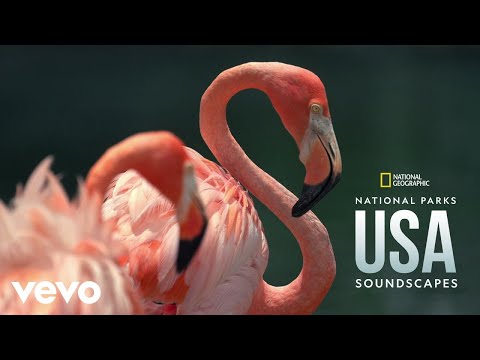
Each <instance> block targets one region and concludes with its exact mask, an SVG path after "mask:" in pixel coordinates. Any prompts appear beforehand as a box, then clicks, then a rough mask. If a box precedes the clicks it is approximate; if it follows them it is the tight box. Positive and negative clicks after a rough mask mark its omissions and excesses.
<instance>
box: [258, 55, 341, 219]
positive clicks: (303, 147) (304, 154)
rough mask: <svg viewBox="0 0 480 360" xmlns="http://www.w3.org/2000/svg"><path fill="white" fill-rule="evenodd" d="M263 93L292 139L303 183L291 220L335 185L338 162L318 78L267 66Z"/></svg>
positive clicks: (289, 67)
mask: <svg viewBox="0 0 480 360" xmlns="http://www.w3.org/2000/svg"><path fill="white" fill-rule="evenodd" d="M271 69H272V70H273V71H271V72H269V75H268V76H270V79H266V80H267V81H266V82H265V83H267V84H268V85H267V88H266V89H265V90H266V92H267V94H268V95H269V97H270V100H271V102H272V105H273V106H274V108H275V110H276V111H277V113H278V114H279V115H280V117H281V119H282V122H283V125H284V126H285V128H286V129H287V131H288V132H289V133H290V135H291V136H292V137H293V138H294V140H295V142H296V144H297V146H298V149H299V152H300V156H299V157H300V161H301V162H302V163H303V165H304V166H305V169H306V175H305V181H304V185H303V189H302V193H301V195H300V197H299V200H298V202H297V203H296V204H295V205H294V206H293V208H292V216H294V217H300V216H302V215H304V214H305V213H306V212H307V211H309V210H310V209H311V208H312V207H313V206H314V205H315V204H316V203H317V202H319V201H320V200H321V199H322V198H323V197H324V196H325V195H326V194H327V193H328V192H329V191H330V190H332V189H333V187H334V186H335V185H336V184H337V183H338V182H339V180H340V177H341V173H342V159H341V156H340V150H339V148H338V144H337V139H336V137H335V132H334V131H333V125H332V119H331V116H330V110H329V107H328V101H327V95H326V92H325V87H324V86H323V83H322V81H321V80H320V78H319V77H318V76H317V75H315V74H314V73H312V72H311V71H308V70H306V69H303V68H300V67H297V66H293V65H287V64H281V63H271Z"/></svg>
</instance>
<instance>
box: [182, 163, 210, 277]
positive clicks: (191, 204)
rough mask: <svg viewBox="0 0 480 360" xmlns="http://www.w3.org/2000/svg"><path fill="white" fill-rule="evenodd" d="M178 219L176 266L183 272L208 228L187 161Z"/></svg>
mask: <svg viewBox="0 0 480 360" xmlns="http://www.w3.org/2000/svg"><path fill="white" fill-rule="evenodd" d="M177 219H178V223H179V225H180V241H179V248H178V257H177V264H176V266H177V272H178V273H181V272H182V271H183V270H185V269H186V268H187V266H188V265H189V264H190V262H191V260H192V259H193V257H194V255H195V254H196V252H197V250H198V248H199V246H200V244H201V243H202V240H203V237H204V236H205V231H206V229H207V218H206V216H205V211H204V209H203V206H202V202H201V200H200V198H199V196H198V191H197V186H196V181H195V175H194V169H193V166H192V165H191V164H190V163H187V164H186V166H185V169H184V178H183V193H182V197H181V199H180V203H179V205H178V207H177Z"/></svg>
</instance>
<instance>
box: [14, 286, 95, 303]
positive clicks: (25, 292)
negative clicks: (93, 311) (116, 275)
mask: <svg viewBox="0 0 480 360" xmlns="http://www.w3.org/2000/svg"><path fill="white" fill-rule="evenodd" d="M78 284H80V283H79V282H78V281H74V282H72V283H71V284H70V286H69V287H68V288H67V287H66V286H65V284H64V283H63V282H61V281H56V282H55V284H53V283H51V282H50V281H40V282H39V283H38V284H37V283H36V282H35V281H29V282H28V284H27V287H26V288H25V289H24V288H23V287H22V285H20V283H19V282H18V281H12V286H13V288H14V289H15V291H16V292H17V294H18V296H19V297H20V300H22V303H24V304H25V301H27V299H28V297H29V296H30V294H31V292H32V290H33V288H35V291H34V293H35V299H37V301H38V302H39V303H41V304H45V305H47V304H51V303H52V302H54V301H55V299H56V297H57V289H58V290H59V292H60V295H61V296H62V297H63V300H65V302H66V303H67V304H68V302H69V301H70V299H71V298H72V296H73V294H74V292H75V290H77V288H78V290H77V296H78V298H79V299H80V301H81V302H83V303H84V304H88V305H90V304H95V303H96V302H97V301H98V300H99V299H100V296H101V295H102V291H101V290H100V286H98V284H97V283H96V282H93V281H85V282H83V283H82V284H81V285H80V287H79V286H78ZM87 289H91V291H90V293H91V295H90V296H89V295H87Z"/></svg>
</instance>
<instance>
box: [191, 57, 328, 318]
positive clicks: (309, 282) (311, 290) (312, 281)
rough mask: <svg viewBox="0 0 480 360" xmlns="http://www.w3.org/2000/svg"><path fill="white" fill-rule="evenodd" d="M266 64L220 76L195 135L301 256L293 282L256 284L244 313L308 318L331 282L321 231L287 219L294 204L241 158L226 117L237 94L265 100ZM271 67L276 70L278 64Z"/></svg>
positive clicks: (306, 220)
mask: <svg viewBox="0 0 480 360" xmlns="http://www.w3.org/2000/svg"><path fill="white" fill-rule="evenodd" d="M270 64H272V63H248V64H244V65H240V66H237V67H235V68H232V69H230V70H227V71H225V72H223V73H222V74H220V75H219V76H218V77H217V78H216V79H215V80H214V81H213V83H212V84H211V85H210V87H209V88H208V89H207V90H206V92H205V94H204V95H203V97H202V101H201V105H200V131H201V134H202V137H203V139H204V140H205V142H206V144H207V145H208V147H209V148H210V150H211V151H212V153H213V154H214V155H215V157H216V158H217V160H218V161H219V162H220V164H221V165H222V166H224V167H225V168H226V169H228V171H230V173H231V174H232V175H233V176H234V177H235V178H236V179H238V180H239V181H240V182H241V183H242V184H243V185H244V186H245V187H246V188H247V189H248V190H249V191H250V192H251V193H252V194H253V195H254V196H255V197H256V198H258V199H259V200H260V201H261V202H262V203H263V204H265V205H266V206H267V207H268V208H269V209H270V210H271V211H272V212H273V213H274V214H275V215H276V216H277V217H278V218H279V219H280V220H281V221H282V222H283V223H284V224H285V225H286V226H287V228H288V229H289V230H290V231H291V233H292V234H293V235H294V236H295V238H296V240H297V241H298V244H299V246H300V249H301V252H302V256H303V267H302V270H301V272H300V274H299V275H298V277H297V278H296V279H295V280H293V281H292V282H291V283H290V284H288V285H286V286H280V287H275V286H271V285H269V284H268V283H266V282H265V281H262V283H261V284H260V286H259V287H258V289H257V291H256V292H255V295H254V299H253V302H252V305H251V307H250V310H249V313H251V314H310V313H312V312H314V311H315V310H316V309H317V307H318V306H319V305H320V303H321V302H322V300H323V298H324V297H325V295H326V294H327V292H328V290H329V289H330V286H331V284H332V282H333V279H334V277H335V258H334V255H333V251H332V247H331V244H330V239H329V236H328V233H327V230H326V229H325V227H324V226H323V224H322V223H321V222H320V220H319V219H318V218H317V217H316V216H315V214H313V212H311V211H310V212H308V213H307V214H305V215H304V216H302V217H300V218H293V217H292V216H291V208H292V206H293V205H294V204H295V202H296V201H297V200H298V199H297V198H296V197H295V195H293V194H292V193H291V192H290V191H288V190H287V189H286V188H285V187H284V186H283V185H282V184H280V183H279V182H278V181H276V180H275V179H274V178H273V177H271V176H270V175H269V174H267V173H266V172H264V171H263V170H262V169H260V168H259V167H258V166H257V165H256V164H255V163H254V162H253V161H252V160H251V159H250V158H249V157H248V156H247V155H246V154H245V152H244V151H243V149H242V148H241V146H240V145H239V144H238V143H237V141H236V140H235V138H234V137H233V135H232V134H231V132H230V129H229V127H228V124H227V118H226V107H227V104H228V102H229V101H230V99H231V98H232V97H233V96H234V95H235V94H236V93H238V92H239V91H242V90H245V89H258V90H261V91H263V92H265V93H266V94H267V96H269V98H270V94H269V92H270V91H271V90H269V89H271V88H272V87H271V86H269V84H268V81H269V79H271V78H272V75H274V74H272V69H271V68H270ZM273 64H275V63H273ZM274 68H275V69H278V64H275V66H274ZM277 71H278V70H277Z"/></svg>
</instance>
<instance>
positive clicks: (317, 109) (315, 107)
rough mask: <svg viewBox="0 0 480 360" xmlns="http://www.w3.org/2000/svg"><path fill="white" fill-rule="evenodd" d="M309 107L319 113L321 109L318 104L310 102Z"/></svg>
mask: <svg viewBox="0 0 480 360" xmlns="http://www.w3.org/2000/svg"><path fill="white" fill-rule="evenodd" d="M310 108H311V110H312V112H314V113H319V112H320V111H321V110H322V107H321V106H320V105H318V104H312V106H311V107H310Z"/></svg>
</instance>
